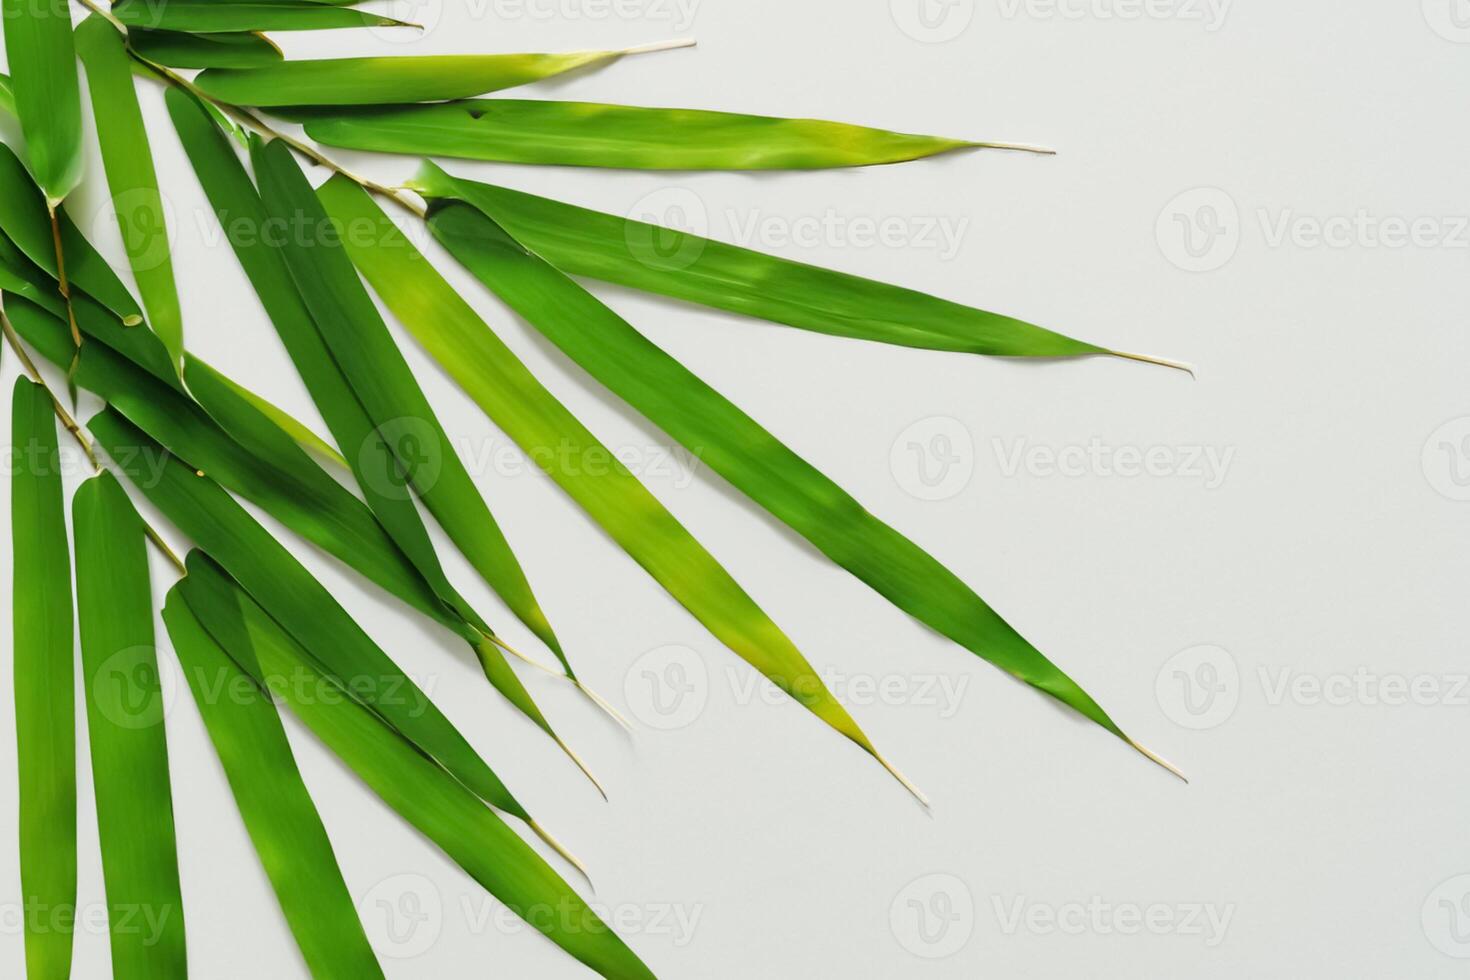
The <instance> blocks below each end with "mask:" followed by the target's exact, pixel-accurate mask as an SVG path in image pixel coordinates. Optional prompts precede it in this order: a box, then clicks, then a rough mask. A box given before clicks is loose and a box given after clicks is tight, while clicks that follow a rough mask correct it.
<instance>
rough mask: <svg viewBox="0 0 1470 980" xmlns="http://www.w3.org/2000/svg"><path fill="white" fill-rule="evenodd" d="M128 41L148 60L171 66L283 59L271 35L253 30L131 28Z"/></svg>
mask: <svg viewBox="0 0 1470 980" xmlns="http://www.w3.org/2000/svg"><path fill="white" fill-rule="evenodd" d="M128 43H129V44H131V45H132V47H133V50H135V51H137V52H138V53H139V54H140V55H142V56H143V57H145V58H147V59H148V60H149V61H152V62H154V63H156V64H160V65H167V66H169V67H170V68H256V67H259V66H261V65H270V64H274V63H276V62H277V61H280V60H281V58H282V55H281V49H280V48H278V47H276V46H275V44H273V43H272V42H271V40H270V39H269V38H267V37H265V36H263V35H260V34H250V33H237V34H185V33H182V32H179V31H145V30H131V31H129V32H128Z"/></svg>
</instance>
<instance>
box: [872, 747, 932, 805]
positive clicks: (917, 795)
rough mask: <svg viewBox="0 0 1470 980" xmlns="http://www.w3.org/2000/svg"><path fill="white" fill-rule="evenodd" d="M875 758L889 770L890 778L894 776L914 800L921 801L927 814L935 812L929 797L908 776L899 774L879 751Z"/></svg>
mask: <svg viewBox="0 0 1470 980" xmlns="http://www.w3.org/2000/svg"><path fill="white" fill-rule="evenodd" d="M873 758H874V759H877V760H878V765H880V766H882V767H883V768H884V769H887V770H888V774H889V775H890V776H892V777H893V778H894V779H896V780H898V782H899V785H900V786H902V787H903V788H904V789H906V790H908V791H909V793H910V794H911V795H912V796H913V798H914V799H916V800H918V801H919V805H920V806H922V807H923V808H924V810H925V811H926V812H932V811H933V809H934V807H933V805H932V804H931V803H930V802H929V797H927V796H925V795H924V793H923V791H922V790H920V789H919V787H917V786H915V785H914V784H913V783H911V782H910V781H909V778H908V777H907V776H905V775H904V774H903V773H901V772H899V771H898V769H896V768H895V767H894V765H893V763H891V762H889V761H888V760H887V759H885V758H883V756H882V754H881V753H879V752H877V751H874V752H873Z"/></svg>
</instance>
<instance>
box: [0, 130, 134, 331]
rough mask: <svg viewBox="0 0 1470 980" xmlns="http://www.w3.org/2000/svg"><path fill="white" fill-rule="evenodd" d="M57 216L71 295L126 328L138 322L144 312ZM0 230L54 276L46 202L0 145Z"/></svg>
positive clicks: (72, 228)
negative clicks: (80, 295)
mask: <svg viewBox="0 0 1470 980" xmlns="http://www.w3.org/2000/svg"><path fill="white" fill-rule="evenodd" d="M56 217H57V220H58V222H59V223H60V226H61V244H62V251H63V253H64V254H65V255H66V276H67V279H68V280H69V281H70V283H71V286H72V291H73V294H74V295H75V292H76V290H78V289H80V290H82V291H84V292H86V293H87V294H88V295H90V296H91V297H92V298H94V299H96V300H97V302H99V303H101V304H102V305H103V306H105V307H107V308H108V309H109V310H111V311H112V312H114V313H116V314H117V315H118V316H119V317H121V318H122V319H123V321H124V322H125V323H127V324H129V325H132V324H136V323H141V322H142V320H143V312H142V310H141V309H140V308H139V307H138V301H137V300H135V299H133V295H132V293H130V292H128V287H126V286H124V285H123V282H122V280H121V279H119V278H118V277H117V273H115V272H113V271H112V268H111V266H109V265H108V264H107V260H106V259H104V258H103V257H102V256H101V255H100V254H98V252H97V250H96V249H95V248H93V247H92V246H91V244H90V243H88V241H87V240H86V238H84V237H83V236H82V233H81V232H80V231H78V230H77V226H76V225H75V224H73V223H72V220H71V219H70V218H69V217H67V216H66V213H65V212H63V211H58V212H57V213H56ZM0 231H3V232H4V233H5V235H6V236H7V237H8V238H9V239H10V240H11V241H12V242H14V243H15V245H16V246H17V247H18V248H19V249H20V250H21V251H22V252H23V253H25V255H26V257H27V258H29V259H30V260H31V261H32V262H34V263H35V264H36V265H38V266H40V267H41V268H42V269H45V270H46V273H47V275H49V276H50V277H51V278H52V279H55V278H56V244H55V241H54V240H53V238H52V234H51V219H50V217H49V216H48V214H47V211H46V198H45V195H44V194H42V192H41V189H40V188H39V187H38V186H37V185H36V184H35V183H34V182H33V181H32V180H31V178H30V176H29V175H28V174H27V173H26V170H25V168H24V167H23V166H21V163H20V160H19V159H18V158H17V157H16V155H15V153H14V152H12V151H11V149H10V147H8V146H6V145H5V144H3V143H0Z"/></svg>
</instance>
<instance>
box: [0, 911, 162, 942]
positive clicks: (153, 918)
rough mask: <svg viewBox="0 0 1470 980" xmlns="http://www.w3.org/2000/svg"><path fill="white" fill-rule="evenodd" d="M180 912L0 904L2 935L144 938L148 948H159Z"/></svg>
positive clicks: (0, 929)
mask: <svg viewBox="0 0 1470 980" xmlns="http://www.w3.org/2000/svg"><path fill="white" fill-rule="evenodd" d="M176 914H178V909H176V908H175V907H174V906H172V905H151V904H137V903H132V902H114V903H112V904H110V905H109V904H107V903H105V902H89V903H87V904H85V905H71V904H59V905H51V904H48V903H45V902H26V903H24V904H19V903H14V902H6V903H4V904H0V935H4V936H20V935H23V934H26V933H29V934H31V935H48V934H54V933H60V934H63V935H69V936H70V935H77V934H81V935H87V936H106V935H109V934H112V935H123V936H141V937H142V942H143V945H144V946H156V945H158V942H159V940H160V939H162V938H163V930H164V929H165V928H166V927H167V926H168V924H169V922H170V921H171V920H172V919H173V917H174V916H175V915H176Z"/></svg>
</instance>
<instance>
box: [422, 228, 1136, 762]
mask: <svg viewBox="0 0 1470 980" xmlns="http://www.w3.org/2000/svg"><path fill="white" fill-rule="evenodd" d="M430 228H431V229H432V230H433V232H434V235H435V237H436V238H437V239H438V240H439V241H440V242H441V243H443V244H444V245H445V247H446V248H448V249H449V250H450V251H451V252H452V253H453V254H454V255H455V257H456V258H458V259H459V260H460V261H461V262H463V263H464V264H465V266H466V267H467V268H468V269H469V270H470V271H471V272H473V273H474V274H475V275H476V277H478V278H479V279H480V280H481V281H482V282H484V283H485V284H486V285H487V286H489V287H490V289H491V290H493V291H494V292H495V293H496V295H498V296H499V297H500V298H501V299H502V300H504V301H505V302H506V303H507V304H509V305H510V306H511V308H512V309H514V310H515V311H516V312H517V313H519V314H520V315H521V316H522V317H524V318H525V319H526V320H527V321H528V322H530V323H531V324H532V325H533V326H535V327H536V329H537V330H539V331H540V332H541V333H542V334H543V335H544V336H545V337H546V338H547V339H548V340H550V341H551V342H552V343H554V344H556V346H557V347H558V348H560V349H561V350H562V352H563V353H565V354H566V355H567V356H568V357H570V358H571V359H572V360H574V361H576V362H577V364H579V365H581V367H582V368H583V369H584V370H586V371H587V372H588V373H589V374H591V375H592V376H593V377H594V378H596V379H597V380H598V381H600V382H601V383H602V384H603V385H605V386H606V387H607V388H608V389H609V390H611V391H612V392H614V393H615V394H617V395H618V396H619V397H621V398H622V399H623V400H624V401H626V402H627V403H628V404H629V405H631V406H633V407H634V408H636V409H637V410H638V411H639V412H641V413H642V414H643V415H644V416H646V417H647V418H648V419H649V420H650V421H652V422H653V423H654V424H655V425H658V426H659V427H660V428H662V429H663V430H664V431H665V432H667V433H668V434H669V435H670V436H672V437H673V438H674V439H675V440H677V441H678V442H679V443H680V444H682V445H683V446H684V447H685V448H686V449H689V450H690V451H691V452H693V453H695V454H697V455H698V456H699V458H700V459H701V460H702V461H703V462H704V463H705V464H706V465H708V466H709V467H710V469H712V470H714V471H715V472H716V473H718V474H720V475H721V476H723V477H724V478H725V479H726V480H728V481H730V483H731V484H732V485H734V486H735V487H736V488H737V489H739V490H740V491H741V492H743V493H744V494H745V495H746V496H748V497H750V498H751V500H753V501H755V502H756V503H758V504H760V505H761V506H762V507H764V508H766V510H768V511H770V512H771V514H772V515H774V516H775V517H776V518H778V519H779V520H781V521H782V522H783V523H785V524H786V525H787V526H788V527H790V528H792V530H794V531H796V532H797V533H799V534H801V535H802V536H803V537H805V538H806V539H807V540H808V541H810V542H811V543H812V544H813V545H815V546H816V547H817V548H818V549H819V550H820V551H821V552H822V553H823V554H825V555H826V556H827V557H828V558H830V559H832V561H833V562H835V563H836V564H838V565H840V566H841V567H843V568H845V569H847V570H848V571H849V572H851V573H852V574H853V575H855V576H857V577H858V578H859V579H861V580H862V581H864V582H866V583H867V584H868V585H870V586H872V588H873V589H875V590H876V591H877V592H878V593H879V594H881V595H883V596H884V597H886V598H887V599H888V600H889V601H890V602H892V603H893V604H894V605H896V606H897V607H898V608H900V609H902V610H904V611H905V612H907V613H909V614H910V615H911V616H913V617H914V618H916V619H918V620H919V621H920V622H923V623H925V624H926V625H928V626H930V627H931V628H933V629H935V630H937V631H938V632H940V633H943V634H944V635H945V636H948V637H950V638H951V639H953V640H954V641H955V642H957V643H959V644H960V645H962V646H964V647H966V648H967V649H969V650H970V651H972V652H973V653H975V654H977V655H978V656H980V657H982V658H984V659H985V660H988V661H989V662H990V663H992V664H994V665H996V666H997V667H1000V668H1001V669H1003V670H1005V671H1007V672H1009V673H1010V674H1013V675H1014V676H1016V677H1018V678H1020V679H1021V680H1023V681H1025V682H1026V683H1028V684H1030V685H1032V686H1033V687H1036V688H1038V689H1040V690H1042V691H1044V692H1046V693H1047V694H1050V695H1051V696H1052V697H1054V698H1056V699H1057V700H1059V701H1061V702H1062V703H1063V704H1065V705H1067V706H1069V707H1071V708H1073V709H1074V710H1076V711H1078V712H1079V713H1081V714H1082V715H1084V716H1085V717H1087V718H1089V719H1091V720H1092V721H1094V722H1096V723H1097V724H1098V725H1100V726H1102V727H1103V728H1104V729H1106V730H1107V731H1109V732H1111V733H1113V734H1114V735H1117V736H1118V737H1119V738H1122V739H1124V740H1125V741H1130V742H1131V740H1129V739H1128V737H1127V736H1126V735H1124V734H1123V732H1122V730H1121V729H1119V727H1118V726H1117V725H1116V724H1115V723H1114V722H1113V720H1112V718H1110V717H1109V716H1108V714H1107V713H1106V712H1105V711H1103V709H1102V708H1101V707H1100V706H1099V705H1098V703H1097V702H1096V701H1094V700H1093V699H1092V697H1091V696H1090V695H1089V694H1087V692H1085V691H1083V690H1082V688H1081V687H1079V686H1078V685H1077V684H1076V683H1075V682H1074V681H1073V680H1072V679H1071V678H1070V677H1068V676H1067V675H1066V674H1065V673H1063V672H1062V671H1061V670H1060V669H1058V668H1057V667H1056V666H1055V665H1054V664H1052V662H1051V661H1050V660H1048V659H1047V658H1046V657H1045V656H1043V655H1042V654H1041V652H1040V651H1038V650H1037V649H1036V648H1035V647H1033V646H1032V645H1031V644H1030V643H1029V642H1027V641H1026V640H1025V638H1023V637H1022V636H1021V635H1020V634H1019V633H1017V632H1016V631H1015V630H1014V629H1013V628H1012V627H1011V626H1010V625H1009V624H1008V623H1007V622H1006V621H1005V620H1004V619H1002V618H1001V617H1000V616H999V615H998V614H996V612H995V611H994V610H992V609H991V608H990V606H989V605H987V604H986V603H985V601H984V600H982V599H981V598H980V597H979V596H978V595H976V594H975V593H974V591H972V590H971V589H970V588H969V586H967V585H965V584H964V583H963V582H962V581H960V579H959V578H958V577H957V576H956V575H955V574H954V573H953V572H951V571H950V570H949V569H948V568H946V567H945V566H944V565H942V564H940V563H939V562H938V561H937V560H936V559H935V558H933V557H932V556H931V555H929V554H928V553H927V552H925V551H924V550H923V549H922V548H920V547H919V546H918V545H916V544H914V543H913V542H911V541H909V540H908V539H907V538H905V537H904V536H903V535H902V534H900V533H898V532H897V531H895V530H894V529H893V528H891V527H889V526H888V525H887V524H884V523H883V522H882V521H880V520H879V519H878V518H876V517H874V516H873V515H872V514H870V513H868V512H867V511H866V510H865V509H864V508H863V507H862V505H861V504H859V503H858V502H857V501H856V500H854V499H853V498H852V497H851V496H849V495H848V494H847V492H846V491H844V490H843V489H842V488H841V487H839V486H837V484H835V483H833V482H832V481H831V480H830V479H828V478H827V477H826V476H825V475H824V474H822V473H821V472H820V471H819V470H817V469H816V468H815V467H813V466H812V465H811V464H810V463H808V462H806V460H804V459H802V458H801V457H800V456H798V455H797V454H796V453H795V452H793V451H792V450H791V449H789V448H787V447H786V446H785V445H784V444H782V443H781V442H780V441H779V440H777V439H776V438H775V437H774V436H772V435H771V434H770V433H769V432H767V431H766V430H765V429H763V428H762V427H761V426H760V424H759V423H757V422H756V421H755V420H754V419H752V418H751V417H750V416H748V415H746V414H745V413H744V412H742V411H741V410H740V409H739V408H738V407H736V406H735V405H734V404H733V403H731V402H730V401H729V400H728V399H726V398H725V397H724V396H723V395H721V394H720V393H719V392H717V391H715V390H714V389H713V388H711V387H710V386H709V385H707V384H705V383H704V382H703V381H701V380H700V379H699V378H698V377H696V376H695V375H694V374H693V373H692V372H691V371H689V370H688V369H687V368H685V367H684V366H683V365H681V364H680V363H679V362H678V361H676V360H675V359H674V358H672V357H670V356H669V355H668V354H667V353H665V352H664V351H663V350H661V349H660V348H659V347H657V346H656V345H655V344H653V343H652V342H651V341H649V340H648V339H647V338H645V337H644V336H643V335H642V334H640V333H638V331H637V330H635V329H634V328H633V327H632V326H631V325H630V324H628V323H627V322H626V321H625V320H623V319H622V318H621V317H619V316H618V315H617V314H616V313H614V312H613V311H612V310H610V309H608V308H607V307H606V306H604V305H603V304H602V303H601V302H599V301H598V300H597V298H596V297H594V296H593V295H592V294H591V293H588V292H587V291H586V290H585V289H583V288H582V287H580V286H578V285H577V284H576V283H575V282H573V281H572V280H571V279H569V278H567V277H566V276H565V275H563V274H562V273H561V272H559V271H558V270H557V269H555V268H554V267H553V266H551V265H549V264H548V263H547V262H546V261H544V260H543V259H541V258H539V257H538V256H536V255H533V254H532V253H530V252H528V251H526V249H525V248H524V247H522V245H521V244H520V243H518V242H517V241H516V240H515V239H514V238H512V237H511V236H510V235H509V234H507V233H506V231H505V230H504V229H502V228H501V227H500V226H499V225H497V224H496V223H495V222H494V221H492V220H491V219H490V218H488V217H486V216H485V215H484V214H483V213H482V212H480V211H477V210H475V209H474V208H472V207H470V206H469V205H466V204H462V203H458V202H455V203H447V204H443V205H441V206H440V208H439V209H438V211H437V213H434V214H433V215H432V216H431V219H430Z"/></svg>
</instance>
